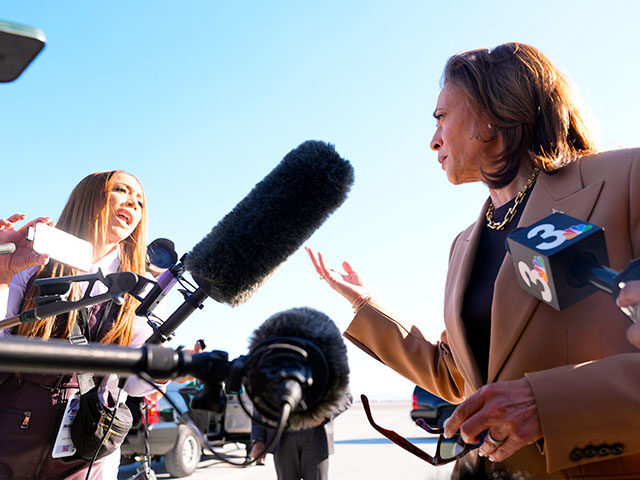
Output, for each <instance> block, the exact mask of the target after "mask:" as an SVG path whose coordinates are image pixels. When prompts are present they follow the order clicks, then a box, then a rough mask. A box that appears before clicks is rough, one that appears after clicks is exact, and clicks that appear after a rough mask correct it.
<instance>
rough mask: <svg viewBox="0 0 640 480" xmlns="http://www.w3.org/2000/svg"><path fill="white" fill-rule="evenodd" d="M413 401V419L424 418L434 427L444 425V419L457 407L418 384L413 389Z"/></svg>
mask: <svg viewBox="0 0 640 480" xmlns="http://www.w3.org/2000/svg"><path fill="white" fill-rule="evenodd" d="M411 403H412V406H411V408H412V409H411V419H412V420H414V421H415V420H417V419H418V418H422V419H424V421H425V422H427V424H428V425H429V426H430V427H434V428H440V427H442V426H443V425H444V421H445V420H446V419H447V418H449V416H450V415H451V414H452V413H453V411H454V410H455V408H456V405H454V404H453V403H449V402H447V401H446V400H443V399H442V398H440V397H438V396H436V395H434V394H432V393H430V392H427V391H426V390H424V389H423V388H420V387H418V386H417V385H416V388H414V390H413V396H412V402H411Z"/></svg>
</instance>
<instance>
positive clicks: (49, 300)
mask: <svg viewBox="0 0 640 480" xmlns="http://www.w3.org/2000/svg"><path fill="white" fill-rule="evenodd" d="M74 282H89V285H88V286H87V289H86V293H85V295H84V297H82V298H81V299H80V300H77V301H73V302H71V301H68V300H63V299H62V296H63V295H65V294H67V293H68V291H69V289H70V288H71V284H72V283H74ZM95 282H101V283H102V284H104V285H105V286H106V287H107V288H108V291H107V292H106V293H102V294H99V295H95V296H93V297H92V296H91V295H90V293H91V290H92V288H93V285H94V284H95ZM151 282H152V281H151V280H149V279H146V278H144V277H141V276H139V275H136V274H135V273H131V272H119V273H111V274H109V275H107V276H106V277H105V276H104V275H103V274H102V271H101V270H98V271H97V272H96V273H89V274H86V275H72V276H68V277H57V278H39V279H37V280H36V281H35V282H34V284H35V285H36V286H37V287H39V288H40V291H41V292H43V293H45V294H44V295H41V296H38V297H35V298H34V299H33V300H34V302H35V303H36V306H35V307H34V308H30V309H29V310H25V311H24V312H22V313H20V314H18V315H16V316H14V317H9V318H5V319H4V320H0V330H4V329H6V328H11V327H15V326H16V325H20V324H21V323H29V322H33V321H36V320H42V319H43V318H48V317H55V316H57V315H62V314H64V313H69V312H71V311H72V310H76V309H79V308H84V307H91V306H93V305H98V304H100V303H103V302H106V301H107V300H113V301H114V302H116V303H117V304H119V305H120V304H122V302H123V301H124V298H123V295H124V294H125V293H129V294H131V295H133V296H136V295H137V294H138V293H139V292H140V290H141V289H142V288H143V287H144V285H146V284H147V283H151ZM47 292H56V293H55V294H47Z"/></svg>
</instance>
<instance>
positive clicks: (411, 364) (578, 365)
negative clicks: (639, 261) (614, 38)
mask: <svg viewBox="0 0 640 480" xmlns="http://www.w3.org/2000/svg"><path fill="white" fill-rule="evenodd" d="M486 207H487V205H486V204H485V206H484V207H483V209H482V212H484V211H485V209H486ZM554 209H555V210H559V211H562V212H564V213H566V214H567V215H570V216H572V217H576V218H579V219H581V220H584V221H588V222H590V223H593V224H597V225H600V226H602V227H604V229H605V237H606V241H607V248H608V252H609V259H610V264H611V268H613V269H615V270H621V269H624V268H625V267H626V266H627V265H628V264H629V262H630V261H631V260H632V259H634V258H637V257H640V149H627V150H617V151H611V152H603V153H599V154H595V155H591V156H588V157H584V158H582V159H580V160H578V161H577V162H575V163H573V164H571V165H569V166H567V167H565V168H563V169H561V170H560V171H559V172H558V173H557V174H555V175H547V174H541V175H540V176H539V178H538V181H537V182H536V185H535V187H534V188H533V191H532V192H531V197H530V198H529V200H528V202H527V205H526V208H525V210H524V211H523V213H522V216H521V219H520V222H519V225H520V226H528V225H531V224H532V223H535V222H537V221H538V220H540V219H542V218H544V217H546V216H548V215H550V214H551V213H553V211H554ZM483 222H484V213H482V214H481V215H480V217H479V218H478V221H476V223H474V224H473V225H471V226H470V227H469V228H467V229H466V230H464V231H463V232H462V233H460V234H459V235H458V237H457V238H456V239H455V241H454V242H453V245H452V247H451V255H450V260H449V271H448V273H447V280H446V286H445V305H444V318H445V326H446V330H445V332H444V333H443V335H442V338H441V341H440V342H437V343H435V344H433V343H430V342H428V341H427V340H426V339H424V337H423V336H422V334H421V333H420V331H419V330H418V329H417V328H416V327H415V326H413V325H410V324H401V323H400V322H398V321H396V320H394V319H393V316H392V315H390V314H389V313H388V310H386V309H385V308H384V307H382V306H381V305H379V304H377V303H376V302H375V301H371V302H370V303H369V304H367V305H365V306H364V307H363V308H362V309H361V310H360V311H359V312H358V314H357V315H356V317H355V318H354V320H353V322H352V323H351V325H350V326H349V328H348V329H347V331H346V332H345V336H346V337H347V338H348V339H350V340H351V341H353V342H354V343H355V344H356V345H358V346H359V347H361V348H362V349H363V350H365V351H366V352H367V353H369V354H371V355H372V356H374V357H375V358H377V359H379V360H380V361H382V362H383V363H385V364H386V365H388V366H390V367H391V368H393V369H394V370H396V371H397V372H398V373H400V374H402V375H404V376H405V377H407V378H408V379H409V380H411V381H412V382H415V383H416V384H418V385H420V386H422V387H424V388H426V389H428V390H430V391H432V392H433V393H435V394H437V395H440V396H441V397H443V398H445V399H447V400H449V401H452V402H460V401H462V400H463V399H464V398H465V397H467V396H468V395H470V394H471V393H473V392H474V391H475V390H477V389H478V388H479V387H480V386H482V380H481V378H482V376H481V374H480V371H479V369H478V366H477V364H476V362H475V358H474V355H473V353H472V352H471V350H470V349H469V345H468V343H467V340H466V336H465V327H464V323H463V321H462V319H461V316H460V315H461V310H462V303H463V298H464V293H465V290H466V286H467V283H468V281H469V276H470V274H471V270H472V267H473V262H474V258H475V252H476V248H477V244H478V241H479V236H480V232H481V229H482V225H483ZM629 325H630V323H629V321H628V319H627V318H626V317H625V316H624V315H623V314H622V313H621V312H620V311H619V310H618V309H617V307H616V306H615V304H614V302H613V300H612V299H611V297H610V296H608V295H606V294H604V293H601V292H598V293H595V294H593V295H591V296H589V297H587V298H586V299H584V300H582V301H580V302H578V303H577V304H575V305H573V306H571V307H569V308H567V309H566V310H563V311H560V312H559V311H556V310H554V309H553V308H552V307H549V306H547V305H545V304H544V303H542V302H540V301H539V300H538V299H536V298H534V297H533V296H531V295H530V294H528V293H527V292H525V291H524V290H522V289H520V287H519V285H518V282H517V278H516V272H515V268H514V266H513V264H512V260H511V256H510V255H509V254H507V256H506V258H505V260H504V262H503V264H502V266H501V268H500V270H499V272H498V276H497V278H496V282H495V290H494V298H493V304H492V316H491V343H490V351H489V371H488V381H489V382H496V381H502V380H514V379H519V378H522V376H523V375H526V376H527V378H528V379H529V381H530V383H531V386H532V388H533V391H534V394H535V397H536V404H537V406H538V413H539V416H540V421H541V425H542V431H543V437H544V442H543V443H541V445H538V446H535V445H532V446H528V447H525V448H523V449H521V450H520V451H519V452H517V453H516V454H515V455H514V456H512V457H511V458H510V459H508V460H507V461H506V462H505V464H504V466H506V467H507V468H509V469H511V470H512V471H518V470H520V471H523V470H524V471H528V472H529V473H530V475H531V476H532V477H531V478H573V477H580V478H598V479H606V478H616V479H622V478H625V479H626V478H635V479H640V352H638V350H637V349H636V348H635V347H633V346H632V345H630V344H629V343H628V342H627V340H626V337H625V332H626V329H627V327H628V326H629ZM616 444H619V445H622V449H623V450H624V451H623V453H622V454H617V455H616V454H615V453H613V452H612V447H613V446H614V445H616ZM619 445H616V448H615V449H613V450H615V451H617V452H619V451H620V446H619ZM541 446H542V448H540V447H541ZM591 446H593V447H595V449H589V448H587V447H591ZM576 449H578V450H576ZM576 451H577V452H585V451H587V452H588V453H593V452H594V451H596V455H595V457H591V458H586V457H583V458H582V459H580V460H576V459H575V458H576V456H579V455H576ZM572 452H573V455H572ZM548 472H553V473H548Z"/></svg>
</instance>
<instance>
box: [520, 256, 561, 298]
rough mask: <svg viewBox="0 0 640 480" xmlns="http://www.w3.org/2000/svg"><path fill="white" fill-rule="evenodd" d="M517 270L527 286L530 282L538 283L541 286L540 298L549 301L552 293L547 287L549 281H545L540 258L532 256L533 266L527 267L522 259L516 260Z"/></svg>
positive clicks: (544, 271)
mask: <svg viewBox="0 0 640 480" xmlns="http://www.w3.org/2000/svg"><path fill="white" fill-rule="evenodd" d="M518 271H519V272H520V276H521V277H522V280H524V283H526V284H527V287H530V286H531V285H532V284H534V285H535V284H539V285H540V286H541V287H542V291H541V292H540V295H541V297H542V300H543V301H545V302H547V303H548V302H550V301H551V299H552V298H553V295H551V288H549V282H548V281H547V271H546V269H545V268H544V263H543V262H542V258H540V257H537V256H536V257H533V268H529V266H528V265H527V264H526V263H524V262H523V261H520V262H518Z"/></svg>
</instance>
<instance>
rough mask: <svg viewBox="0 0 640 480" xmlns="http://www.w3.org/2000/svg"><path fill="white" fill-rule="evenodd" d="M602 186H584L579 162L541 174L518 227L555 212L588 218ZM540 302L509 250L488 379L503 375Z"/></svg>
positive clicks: (497, 298) (496, 298)
mask: <svg viewBox="0 0 640 480" xmlns="http://www.w3.org/2000/svg"><path fill="white" fill-rule="evenodd" d="M602 185H603V182H602V181H599V182H595V183H593V184H591V185H588V186H587V187H584V188H583V184H582V178H581V176H580V167H579V161H578V162H576V163H573V164H571V165H568V166H567V167H564V168H562V169H561V170H560V171H559V172H558V173H556V174H555V175H547V174H541V175H540V177H539V178H538V181H537V182H536V185H535V187H534V188H533V190H532V192H531V197H530V198H529V200H528V201H527V205H526V207H525V209H524V211H523V212H522V216H521V217H520V221H519V222H518V227H526V226H529V225H531V224H533V223H535V222H537V221H539V220H541V219H543V218H544V217H546V216H549V215H551V214H552V213H553V212H554V211H561V212H563V213H565V214H567V215H569V216H572V217H575V218H578V219H580V220H583V221H588V219H589V217H590V216H591V213H592V212H593V208H594V206H595V204H596V201H597V199H598V196H599V194H600V191H601V190H602ZM539 303H540V300H538V299H537V298H536V297H534V296H532V295H530V294H528V293H527V292H525V291H524V290H522V289H521V288H520V286H519V284H518V279H517V277H516V272H515V267H514V266H513V261H512V259H511V255H510V254H509V253H507V254H506V255H505V258H504V261H503V262H502V265H501V267H500V270H499V272H498V276H497V278H496V282H495V284H494V291H493V304H492V308H491V317H492V318H491V341H490V349H489V372H488V379H487V380H488V382H493V381H495V380H496V378H497V377H498V375H499V374H500V370H501V369H502V367H503V365H504V364H505V362H506V361H507V358H508V357H509V354H510V353H511V351H512V350H513V348H514V347H515V345H516V343H517V342H518V339H519V338H520V335H521V334H522V332H523V330H524V329H525V327H526V326H527V324H528V323H529V321H530V319H531V316H532V314H533V312H534V310H535V309H536V307H537V306H538V304H539Z"/></svg>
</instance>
